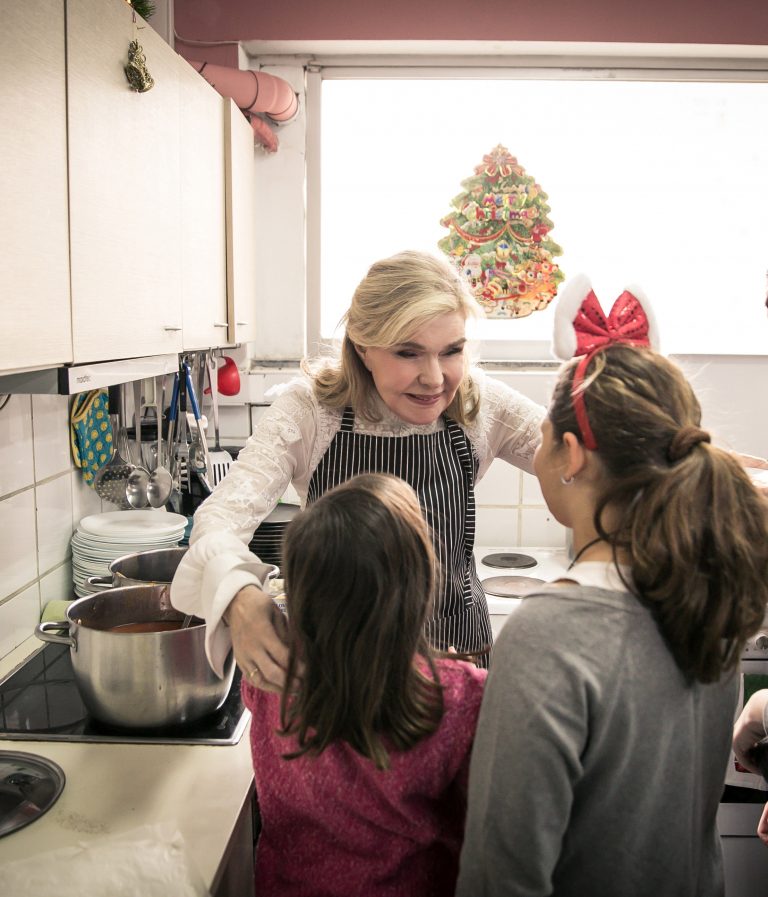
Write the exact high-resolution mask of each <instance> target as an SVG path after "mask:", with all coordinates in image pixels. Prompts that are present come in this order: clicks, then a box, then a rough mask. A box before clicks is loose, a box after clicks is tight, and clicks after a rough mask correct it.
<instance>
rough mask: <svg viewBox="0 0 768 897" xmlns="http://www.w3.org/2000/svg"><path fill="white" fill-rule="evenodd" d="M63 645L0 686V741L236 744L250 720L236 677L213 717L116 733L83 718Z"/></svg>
mask: <svg viewBox="0 0 768 897" xmlns="http://www.w3.org/2000/svg"><path fill="white" fill-rule="evenodd" d="M69 652H70V649H69V647H68V646H67V645H53V644H47V645H44V646H43V647H42V648H41V649H40V650H39V651H37V652H35V654H33V655H32V656H31V657H30V658H29V659H28V660H27V661H25V663H24V664H22V666H20V667H18V668H17V669H16V670H14V672H12V673H11V674H10V675H9V676H8V677H7V678H5V679H4V680H3V681H2V682H0V739H6V738H8V739H14V740H17V741H91V742H123V743H125V742H129V743H132V744H133V743H137V744H213V745H217V744H218V745H223V744H236V743H237V742H238V741H240V738H241V737H242V734H243V732H244V730H245V727H246V725H247V723H248V719H249V717H250V714H249V713H248V711H247V710H246V708H245V705H244V704H243V700H242V698H241V696H240V671H239V670H236V671H235V678H234V681H233V682H232V688H231V689H230V690H229V694H228V695H227V699H226V701H225V702H224V704H223V705H222V706H221V707H220V708H219V710H217V711H216V712H215V713H213V714H210V715H209V716H206V717H204V718H203V719H199V720H196V721H195V722H192V723H187V724H186V725H183V726H172V727H170V726H169V727H164V728H159V729H150V728H148V729H134V728H131V729H120V728H116V727H113V726H108V725H106V724H104V723H100V722H99V721H98V720H95V719H93V718H92V717H90V716H89V715H88V711H87V710H86V709H85V706H84V704H83V702H82V699H81V698H80V692H79V691H78V689H77V685H76V684H75V677H74V671H73V669H72V663H71V661H70V656H69Z"/></svg>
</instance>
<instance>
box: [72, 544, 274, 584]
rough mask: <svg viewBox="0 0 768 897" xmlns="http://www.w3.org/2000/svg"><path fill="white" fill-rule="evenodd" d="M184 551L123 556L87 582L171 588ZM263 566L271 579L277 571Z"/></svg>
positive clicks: (180, 549) (161, 551)
mask: <svg viewBox="0 0 768 897" xmlns="http://www.w3.org/2000/svg"><path fill="white" fill-rule="evenodd" d="M187 551H188V549H187V548H186V547H184V548H158V549H155V550H154V551H138V552H136V553H135V554H124V555H123V556H122V557H119V558H116V559H115V560H114V561H112V563H111V564H110V565H109V571H110V575H108V576H89V577H88V578H87V579H86V582H87V583H88V585H89V586H92V587H93V588H94V589H99V590H100V589H110V588H112V587H117V588H122V587H123V586H139V585H170V584H171V581H172V580H173V577H174V575H175V573H176V570H177V568H178V566H179V564H180V563H181V559H182V558H183V557H184V555H185V554H186V553H187ZM263 566H264V571H263V576H264V577H266V579H274V578H275V577H276V576H277V575H278V573H279V572H280V570H279V569H278V568H277V567H276V566H275V565H274V564H264V565H263Z"/></svg>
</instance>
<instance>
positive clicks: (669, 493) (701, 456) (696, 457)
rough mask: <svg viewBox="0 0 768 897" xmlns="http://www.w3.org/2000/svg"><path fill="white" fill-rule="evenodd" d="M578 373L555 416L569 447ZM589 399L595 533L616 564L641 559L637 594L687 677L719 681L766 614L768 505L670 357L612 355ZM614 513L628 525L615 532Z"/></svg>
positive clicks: (595, 377) (567, 373)
mask: <svg viewBox="0 0 768 897" xmlns="http://www.w3.org/2000/svg"><path fill="white" fill-rule="evenodd" d="M574 368H575V362H569V363H568V365H567V366H566V367H565V368H564V370H563V372H562V374H561V376H560V379H559V382H558V384H557V386H556V388H555V392H554V397H553V400H552V404H551V407H550V412H549V416H550V420H551V422H552V429H553V436H554V438H555V439H556V440H557V441H560V440H562V437H563V434H564V433H566V432H571V433H574V434H575V435H576V436H578V437H579V439H581V433H580V431H579V427H578V424H577V422H576V417H575V415H574V412H573V402H572V400H571V383H572V380H573V373H574ZM583 395H584V401H585V405H586V411H587V418H588V420H589V423H590V426H591V428H592V431H593V433H594V435H595V439H596V441H597V445H598V446H599V449H598V452H597V454H598V456H599V458H600V460H601V462H602V466H603V469H604V472H605V481H604V487H603V488H602V492H601V494H600V496H599V500H598V504H597V508H596V511H595V519H594V525H595V529H596V531H597V533H598V535H599V536H601V537H602V538H603V539H605V540H606V541H608V542H610V543H611V544H612V545H613V548H614V557H616V554H617V552H618V551H619V550H621V551H622V552H624V553H626V555H627V556H628V557H629V559H630V565H631V578H632V583H631V588H632V589H633V591H635V592H636V594H637V595H638V597H639V598H640V600H642V601H643V602H644V603H645V604H646V605H647V606H648V607H649V608H650V609H651V611H652V612H653V614H654V616H655V618H656V621H657V624H658V626H659V629H660V631H661V633H662V635H663V636H664V638H665V639H666V641H667V644H668V645H669V648H670V651H671V652H672V654H673V656H674V658H675V661H676V662H677V665H678V666H679V667H680V669H681V670H682V671H683V673H685V674H686V676H688V677H689V678H690V679H697V680H699V681H701V682H713V681H716V680H717V679H718V678H719V677H720V674H721V673H722V672H723V671H726V670H729V669H731V668H733V667H734V666H735V665H736V664H737V663H738V661H739V657H740V655H741V653H742V650H743V648H744V644H745V641H746V639H747V638H748V637H749V636H750V635H752V634H753V633H754V632H756V631H757V629H758V628H759V626H760V624H761V623H762V620H763V615H764V613H765V611H766V602H768V502H766V501H765V499H764V498H763V497H762V496H761V495H760V494H759V493H758V492H757V490H756V489H755V487H754V486H753V485H752V483H751V481H750V479H749V477H748V476H747V474H746V473H745V471H744V470H743V468H742V466H741V464H740V463H739V462H738V460H737V459H736V458H734V457H733V456H732V455H731V453H729V452H727V451H724V450H722V449H719V448H716V447H715V446H713V445H712V444H711V443H710V437H709V434H708V433H707V432H706V431H705V430H702V429H701V426H700V425H701V408H700V406H699V402H698V400H697V398H696V396H695V395H694V392H693V389H692V388H691V386H690V384H689V383H688V382H687V380H686V379H685V377H684V375H683V373H682V371H681V370H680V368H678V367H677V366H676V365H675V364H673V363H672V362H670V361H669V360H667V359H666V358H664V357H663V356H661V355H658V354H657V353H655V352H652V351H651V350H646V349H638V348H633V347H629V346H624V345H614V346H610V347H609V348H607V349H604V350H603V351H601V352H598V353H597V354H596V355H595V357H594V358H593V359H592V361H591V362H590V363H589V366H588V369H587V372H586V376H585V380H584V391H583ZM606 509H610V510H611V514H612V515H615V516H616V519H617V520H618V523H617V525H615V526H614V525H613V523H612V524H611V532H607V531H606V528H605V526H604V523H603V514H604V512H605V511H606ZM612 519H613V518H612ZM628 585H630V584H628Z"/></svg>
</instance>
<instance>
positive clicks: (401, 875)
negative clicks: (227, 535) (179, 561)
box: [243, 474, 486, 897]
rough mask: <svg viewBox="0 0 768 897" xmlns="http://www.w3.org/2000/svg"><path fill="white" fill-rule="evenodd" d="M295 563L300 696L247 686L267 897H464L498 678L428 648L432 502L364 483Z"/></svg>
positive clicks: (260, 864)
mask: <svg viewBox="0 0 768 897" xmlns="http://www.w3.org/2000/svg"><path fill="white" fill-rule="evenodd" d="M283 567H284V570H283V572H284V575H285V584H286V592H287V609H288V642H289V644H290V658H289V665H288V677H287V679H288V681H289V682H292V683H293V687H292V688H290V689H287V690H286V691H285V692H284V693H283V694H281V695H278V694H273V693H270V692H266V691H263V690H260V689H258V688H256V687H254V685H258V683H259V678H260V677H259V671H258V669H255V670H251V671H249V675H248V676H247V677H246V678H244V680H243V696H244V698H245V702H246V704H247V706H248V707H249V709H250V710H251V713H252V714H253V719H252V722H251V748H252V752H253V765H254V771H255V779H256V791H257V795H258V801H259V808H260V811H261V821H262V829H261V835H260V837H259V842H258V846H257V850H256V893H257V895H260V897H261V895H268V897H304V895H306V897H309V895H311V897H336V895H338V897H351V895H365V897H379V895H381V897H384V895H386V897H395V895H414V897H416V895H418V897H427V895H451V894H453V893H454V888H455V884H456V877H457V873H458V858H459V851H460V848H461V843H462V837H463V831H464V813H465V801H466V789H467V772H468V764H469V754H470V749H471V746H472V740H473V737H474V733H475V724H476V721H477V715H478V711H479V708H480V700H481V697H482V689H483V684H484V681H485V675H486V674H485V671H484V670H479V669H477V668H476V667H475V666H474V665H473V664H471V663H466V662H464V661H463V660H458V659H449V658H435V657H434V656H433V655H432V653H431V652H430V649H429V648H428V647H427V645H426V642H425V639H424V635H423V624H424V619H425V615H426V612H427V608H428V604H429V601H430V600H431V597H432V595H433V591H434V588H435V577H436V575H437V572H436V562H435V557H434V553H433V550H432V542H431V539H430V536H429V532H428V530H427V526H426V524H425V522H424V519H423V516H422V512H421V509H420V507H419V502H418V499H417V497H416V494H415V493H414V492H413V490H412V489H411V488H410V486H408V485H407V484H406V483H405V482H403V481H402V480H399V479H396V478H395V477H391V476H387V475H381V474H363V475H360V476H357V477H354V478H352V479H351V480H348V481H347V482H346V483H344V484H343V485H341V486H338V487H336V488H335V489H333V490H331V491H329V492H328V493H326V494H325V495H324V496H323V497H321V498H320V499H319V500H318V501H317V502H315V503H314V504H313V505H311V506H310V507H309V508H308V509H307V510H306V511H304V512H303V513H302V514H300V515H298V516H297V517H296V518H295V519H294V520H293V521H292V523H291V525H290V526H289V528H288V531H287V533H286V538H285V547H284V552H283Z"/></svg>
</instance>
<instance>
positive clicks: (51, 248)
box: [0, 0, 72, 371]
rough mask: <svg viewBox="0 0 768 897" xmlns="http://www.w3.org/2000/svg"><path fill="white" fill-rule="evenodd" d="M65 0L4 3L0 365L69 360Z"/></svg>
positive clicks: (1, 31) (27, 365)
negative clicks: (0, 321)
mask: <svg viewBox="0 0 768 897" xmlns="http://www.w3.org/2000/svg"><path fill="white" fill-rule="evenodd" d="M64 47H65V42H64V0H26V2H24V3H8V4H4V6H3V15H2V28H0V72H1V73H2V74H0V122H2V127H0V159H1V160H2V164H0V193H2V197H3V212H2V215H0V320H2V327H0V370H2V371H13V370H20V369H25V368H33V367H45V366H53V365H59V364H64V363H66V362H69V361H71V360H72V331H71V327H70V305H69V242H68V235H67V230H68V218H67V124H66V106H65V98H66V81H65V57H64Z"/></svg>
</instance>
